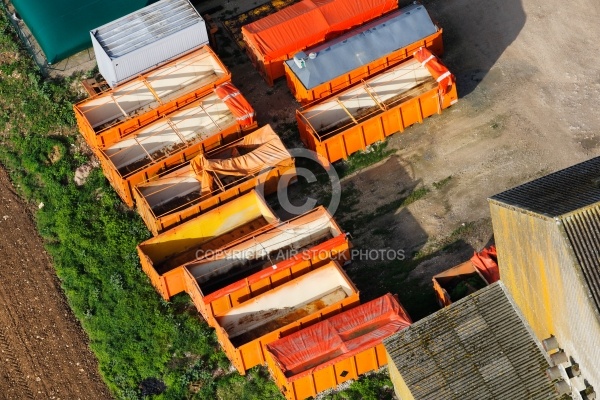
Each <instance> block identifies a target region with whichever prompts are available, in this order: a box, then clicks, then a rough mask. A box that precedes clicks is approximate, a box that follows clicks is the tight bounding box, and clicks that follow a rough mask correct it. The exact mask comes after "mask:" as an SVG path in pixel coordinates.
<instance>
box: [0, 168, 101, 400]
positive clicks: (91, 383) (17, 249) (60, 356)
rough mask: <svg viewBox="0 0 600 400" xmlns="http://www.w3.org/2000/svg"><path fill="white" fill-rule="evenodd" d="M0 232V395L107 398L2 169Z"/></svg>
mask: <svg viewBox="0 0 600 400" xmlns="http://www.w3.org/2000/svg"><path fill="white" fill-rule="evenodd" d="M0 232H2V233H1V234H0V260H2V263H1V265H0V398H2V399H11V400H12V399H57V400H58V399H65V400H67V399H69V400H70V399H108V398H110V397H111V396H110V393H109V392H108V389H107V387H106V386H105V385H104V383H103V382H102V379H101V378H100V375H99V373H98V362H97V360H96V358H95V357H94V355H93V354H92V352H91V351H90V350H89V348H88V347H87V336H86V335H85V332H83V330H82V328H81V326H80V325H79V322H78V321H77V320H76V319H75V316H74V315H73V313H72V311H71V309H70V308H69V305H68V304H67V302H66V299H65V296H64V295H63V293H62V290H61V288H60V284H59V282H58V279H57V277H56V274H55V272H54V269H53V267H52V264H51V260H50V258H49V256H48V255H47V254H46V252H45V250H44V247H43V243H42V239H41V238H40V237H39V235H38V234H37V232H36V229H35V224H34V223H33V221H32V219H31V214H30V212H29V211H28V210H27V209H26V208H25V206H24V205H23V203H22V200H21V199H20V198H19V197H18V196H17V195H16V193H15V192H14V191H13V188H12V185H11V183H10V181H9V180H8V177H7V175H6V172H5V171H4V170H1V169H0Z"/></svg>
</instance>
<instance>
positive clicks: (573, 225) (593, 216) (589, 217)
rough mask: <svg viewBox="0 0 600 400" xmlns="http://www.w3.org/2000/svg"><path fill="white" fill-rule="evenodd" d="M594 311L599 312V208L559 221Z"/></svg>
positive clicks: (588, 209) (582, 211) (586, 210)
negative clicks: (593, 305) (590, 297)
mask: <svg viewBox="0 0 600 400" xmlns="http://www.w3.org/2000/svg"><path fill="white" fill-rule="evenodd" d="M560 220H561V222H562V225H563V228H564V230H565V232H566V234H567V237H568V239H569V242H570V244H571V247H572V249H573V252H574V253H575V257H576V258H577V262H578V263H579V266H580V268H581V272H582V274H583V277H584V279H585V281H586V283H587V285H588V288H589V290H590V293H591V295H592V299H593V301H594V303H595V305H596V309H597V310H600V206H594V207H588V208H586V209H583V210H580V211H578V212H576V213H572V214H570V215H567V216H565V217H563V218H561V219H560Z"/></svg>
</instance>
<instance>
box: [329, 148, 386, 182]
mask: <svg viewBox="0 0 600 400" xmlns="http://www.w3.org/2000/svg"><path fill="white" fill-rule="evenodd" d="M387 147H388V142H385V141H384V142H377V143H375V144H372V145H371V146H369V147H368V150H367V151H359V152H358V153H354V154H352V155H350V157H348V159H347V160H345V161H341V162H340V163H338V164H337V168H336V169H337V170H338V173H339V174H340V177H344V176H348V175H350V174H351V173H353V172H356V171H358V170H361V169H363V168H366V167H368V166H369V165H373V164H375V163H378V162H379V161H381V160H384V159H385V158H386V157H388V156H390V155H391V154H393V153H394V150H392V149H388V148H387Z"/></svg>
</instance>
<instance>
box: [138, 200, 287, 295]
mask: <svg viewBox="0 0 600 400" xmlns="http://www.w3.org/2000/svg"><path fill="white" fill-rule="evenodd" d="M278 221H279V220H278V219H277V217H276V216H275V215H274V214H273V212H272V211H271V209H270V208H269V206H268V205H267V204H266V203H265V201H264V200H263V198H262V197H261V196H260V195H259V194H258V193H257V192H256V191H251V192H249V193H247V194H245V195H243V196H240V197H238V198H237V199H234V200H232V201H230V202H229V203H225V204H223V205H222V206H220V207H218V208H215V209H214V210H211V211H210V212H207V213H206V214H203V215H200V216H198V217H196V218H194V219H193V220H191V221H188V222H186V223H184V224H182V225H179V226H177V227H175V228H173V229H171V230H169V231H168V232H165V233H163V234H161V235H158V236H156V237H154V238H151V239H148V240H146V241H145V242H142V243H141V244H139V245H138V247H137V251H138V255H139V257H140V262H141V264H142V270H143V271H144V272H145V273H146V275H148V277H149V278H150V282H152V285H153V286H154V287H155V288H156V290H157V291H158V293H160V295H161V296H162V297H163V298H164V299H165V300H169V299H170V298H171V297H172V296H174V295H176V294H178V293H181V292H183V291H185V290H186V284H185V280H184V276H183V267H182V265H184V264H186V263H188V262H190V261H193V260H195V259H197V258H202V257H203V256H204V255H205V254H206V253H207V252H211V251H214V250H216V249H218V248H220V247H223V246H226V245H227V244H228V243H230V242H233V241H235V240H237V239H239V238H241V237H243V236H245V235H247V234H250V233H252V232H254V231H256V230H258V229H260V228H263V227H265V226H270V225H276V224H277V222H278Z"/></svg>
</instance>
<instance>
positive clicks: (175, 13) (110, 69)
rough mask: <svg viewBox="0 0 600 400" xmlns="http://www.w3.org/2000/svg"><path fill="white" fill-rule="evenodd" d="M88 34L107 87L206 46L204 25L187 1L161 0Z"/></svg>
mask: <svg viewBox="0 0 600 400" xmlns="http://www.w3.org/2000/svg"><path fill="white" fill-rule="evenodd" d="M90 35H91V38H92V44H93V46H94V52H95V54H96V61H97V63H98V69H99V71H100V73H101V74H102V76H103V77H104V79H105V80H106V82H107V83H108V85H109V86H110V87H115V86H117V85H119V84H121V83H123V82H126V81H128V80H129V79H132V78H135V77H136V76H138V75H140V74H142V73H143V72H145V71H148V70H150V69H152V68H155V67H156V66H158V65H160V64H163V63H165V62H167V61H170V60H172V59H174V58H176V57H179V56H181V55H182V54H185V53H187V52H190V51H193V50H196V49H198V48H199V47H201V46H204V45H205V44H207V43H208V32H207V31H206V24H205V23H204V20H203V19H202V17H201V16H200V14H198V12H197V11H196V9H195V8H194V6H192V4H191V3H190V2H189V0H161V1H159V2H157V3H154V4H152V5H149V6H147V7H144V8H142V9H140V10H138V11H135V12H133V13H131V14H128V15H126V16H124V17H122V18H119V19H117V20H115V21H112V22H109V23H108V24H106V25H103V26H101V27H99V28H96V29H94V30H92V31H90Z"/></svg>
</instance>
